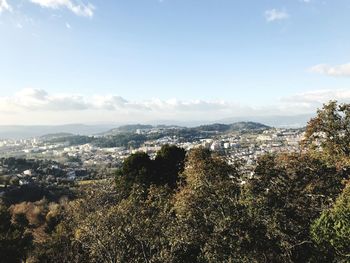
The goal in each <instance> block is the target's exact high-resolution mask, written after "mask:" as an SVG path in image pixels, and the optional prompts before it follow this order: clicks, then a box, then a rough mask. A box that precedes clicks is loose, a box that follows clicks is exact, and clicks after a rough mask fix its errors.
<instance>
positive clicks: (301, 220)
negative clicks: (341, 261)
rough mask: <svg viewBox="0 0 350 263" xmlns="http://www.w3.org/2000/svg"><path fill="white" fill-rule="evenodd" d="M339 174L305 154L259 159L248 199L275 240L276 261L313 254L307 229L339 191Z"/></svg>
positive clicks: (302, 258) (306, 258)
mask: <svg viewBox="0 0 350 263" xmlns="http://www.w3.org/2000/svg"><path fill="white" fill-rule="evenodd" d="M343 177H344V173H343V171H338V170H337V169H336V167H334V166H329V165H328V164H327V163H326V162H325V161H323V160H320V159H317V158H315V157H313V156H310V155H308V154H302V155H299V154H280V155H266V156H264V157H262V158H261V159H260V160H259V162H258V165H257V167H256V169H255V179H254V180H252V181H251V182H250V183H249V185H248V188H249V191H248V196H249V198H248V199H250V203H251V208H252V209H253V210H254V211H255V214H256V216H257V218H258V219H259V220H260V221H261V222H263V224H264V225H265V226H266V228H267V230H268V231H267V235H268V236H269V237H272V238H273V239H274V240H275V246H276V248H277V249H276V250H275V251H274V254H275V257H276V258H279V261H283V262H307V261H310V260H313V259H315V258H317V253H316V251H315V247H314V244H313V242H312V239H311V237H310V233H309V229H310V226H311V224H312V222H313V221H314V220H315V219H316V218H318V217H319V215H320V214H321V212H322V210H323V209H325V208H327V207H328V206H329V205H331V204H332V203H333V202H334V200H335V199H336V197H337V196H338V194H339V193H340V192H341V190H342V188H343V185H342V180H343ZM320 260H321V259H317V261H320Z"/></svg>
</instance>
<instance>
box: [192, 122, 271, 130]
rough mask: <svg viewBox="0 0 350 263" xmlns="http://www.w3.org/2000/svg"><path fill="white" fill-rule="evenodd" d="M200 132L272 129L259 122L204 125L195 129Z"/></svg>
mask: <svg viewBox="0 0 350 263" xmlns="http://www.w3.org/2000/svg"><path fill="white" fill-rule="evenodd" d="M195 129H196V130H199V131H218V132H230V131H243V130H263V129H270V127H269V126H267V125H265V124H261V123H258V122H235V123H232V124H220V123H215V124H210V125H202V126H199V127H196V128H195Z"/></svg>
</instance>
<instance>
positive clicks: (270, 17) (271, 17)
mask: <svg viewBox="0 0 350 263" xmlns="http://www.w3.org/2000/svg"><path fill="white" fill-rule="evenodd" d="M288 18H289V14H288V13H287V12H286V11H281V10H277V9H270V10H266V11H265V19H266V21H267V22H273V21H277V20H283V19H288Z"/></svg>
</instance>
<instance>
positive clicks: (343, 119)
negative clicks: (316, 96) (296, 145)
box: [303, 101, 350, 162]
mask: <svg viewBox="0 0 350 263" xmlns="http://www.w3.org/2000/svg"><path fill="white" fill-rule="evenodd" d="M303 144H304V146H306V147H307V148H309V149H311V150H318V151H319V150H321V154H320V156H321V157H322V156H323V157H327V158H328V159H330V160H333V161H335V162H339V161H340V159H342V158H344V157H345V158H347V159H348V157H350V104H345V103H343V104H338V103H337V101H330V102H329V103H328V104H324V105H323V108H322V109H319V110H318V111H317V116H316V117H315V118H313V119H311V120H310V121H309V123H308V125H307V127H306V133H305V139H304V141H303Z"/></svg>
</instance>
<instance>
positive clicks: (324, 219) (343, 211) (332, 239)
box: [311, 185, 350, 262]
mask: <svg viewBox="0 0 350 263" xmlns="http://www.w3.org/2000/svg"><path fill="white" fill-rule="evenodd" d="M311 235H312V238H313V240H314V241H315V242H316V243H317V245H318V246H319V247H320V249H321V250H323V251H324V252H325V253H326V254H328V255H331V256H332V257H333V261H334V262H348V261H350V185H348V186H347V187H346V188H345V189H344V191H343V193H342V194H341V195H340V196H339V197H338V199H337V201H336V203H335V204H334V206H333V207H332V208H331V209H327V210H325V211H324V212H323V213H322V215H321V216H320V217H319V218H318V219H317V220H316V221H315V222H314V224H313V225H312V229H311Z"/></svg>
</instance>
